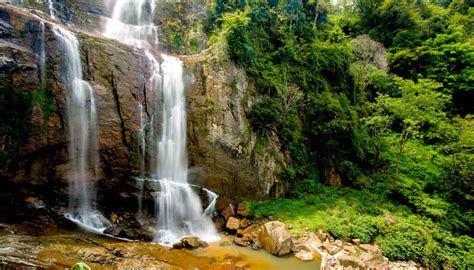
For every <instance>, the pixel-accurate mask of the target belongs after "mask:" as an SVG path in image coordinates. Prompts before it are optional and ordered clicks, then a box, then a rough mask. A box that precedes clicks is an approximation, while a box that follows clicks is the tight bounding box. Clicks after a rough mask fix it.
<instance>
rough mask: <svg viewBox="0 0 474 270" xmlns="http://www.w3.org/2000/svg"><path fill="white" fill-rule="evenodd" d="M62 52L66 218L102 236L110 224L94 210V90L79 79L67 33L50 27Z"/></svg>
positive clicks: (77, 61)
mask: <svg viewBox="0 0 474 270" xmlns="http://www.w3.org/2000/svg"><path fill="white" fill-rule="evenodd" d="M52 29H53V32H54V34H55V36H56V37H57V38H58V39H59V41H60V43H61V45H62V49H63V50H64V56H65V59H64V65H65V66H66V70H65V71H66V72H65V83H66V85H67V93H66V98H65V100H66V122H67V127H68V139H69V145H68V153H69V175H68V178H69V181H70V183H69V212H68V213H67V214H66V217H67V218H69V219H70V220H72V221H74V222H75V223H77V224H79V225H80V226H82V227H83V228H85V229H87V230H90V231H93V232H98V233H102V232H103V231H104V230H105V229H106V228H107V227H109V226H110V223H109V222H108V221H107V219H105V218H104V217H103V216H102V215H101V214H100V213H99V212H98V211H97V210H96V208H95V187H94V182H95V181H94V180H96V178H97V174H98V168H99V160H98V156H99V155H98V150H97V149H98V141H97V120H96V104H95V98H94V90H93V88H92V86H91V85H90V84H89V83H88V82H87V81H84V80H83V79H82V65H81V58H80V54H79V41H78V39H77V38H76V36H75V35H74V34H73V33H71V32H70V31H68V30H66V29H64V28H62V27H60V26H57V25H54V26H53V28H52Z"/></svg>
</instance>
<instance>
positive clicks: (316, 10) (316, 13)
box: [313, 0, 319, 29]
mask: <svg viewBox="0 0 474 270" xmlns="http://www.w3.org/2000/svg"><path fill="white" fill-rule="evenodd" d="M318 8H319V0H317V1H316V7H315V8H314V13H315V14H314V22H313V29H316V22H317V21H318V17H319V13H318Z"/></svg>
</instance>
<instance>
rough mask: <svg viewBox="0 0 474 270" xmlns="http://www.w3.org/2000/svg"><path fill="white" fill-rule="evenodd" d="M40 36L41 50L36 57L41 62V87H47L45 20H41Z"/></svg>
mask: <svg viewBox="0 0 474 270" xmlns="http://www.w3.org/2000/svg"><path fill="white" fill-rule="evenodd" d="M39 28H40V31H39V36H38V41H39V42H40V44H39V52H38V53H37V54H36V58H37V60H38V63H39V69H40V81H41V89H45V88H46V41H45V38H46V37H45V25H44V22H43V21H40V24H39Z"/></svg>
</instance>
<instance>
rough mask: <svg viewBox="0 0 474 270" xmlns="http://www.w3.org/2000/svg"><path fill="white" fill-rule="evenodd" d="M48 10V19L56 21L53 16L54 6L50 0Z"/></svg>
mask: <svg viewBox="0 0 474 270" xmlns="http://www.w3.org/2000/svg"><path fill="white" fill-rule="evenodd" d="M47 2H48V10H49V17H50V18H51V19H53V20H56V15H55V14H54V5H53V1H52V0H48V1H47Z"/></svg>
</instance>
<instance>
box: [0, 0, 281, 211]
mask: <svg viewBox="0 0 474 270" xmlns="http://www.w3.org/2000/svg"><path fill="white" fill-rule="evenodd" d="M72 2H74V3H75V4H80V3H81V1H72ZM82 2H90V1H82ZM94 10H95V8H94ZM97 10H102V9H101V8H97ZM104 10H105V9H104ZM90 12H93V11H90ZM94 12H96V11H94ZM104 12H105V11H104ZM33 13H34V12H33ZM96 13H100V12H99V11H97V12H96ZM91 18H92V17H91ZM91 20H92V19H91ZM52 27H53V26H52V24H50V23H48V22H46V23H45V37H44V39H45V50H46V61H45V65H46V78H47V79H46V80H45V81H44V82H42V81H41V70H40V63H39V58H38V52H39V40H40V39H41V31H40V20H39V18H38V17H36V16H35V15H32V12H30V11H28V10H25V9H19V8H15V7H13V6H10V5H5V4H0V36H1V39H0V78H1V79H2V80H1V82H0V83H1V84H6V85H8V86H9V87H11V88H15V89H22V91H24V92H26V93H31V94H32V93H33V92H37V91H38V89H40V88H41V87H42V85H45V88H46V94H47V96H48V97H49V99H48V102H50V103H51V104H50V105H52V107H53V108H54V110H52V111H50V112H45V108H44V106H41V104H36V103H33V104H32V106H31V114H30V117H29V120H28V122H27V123H25V125H27V126H28V134H27V136H26V139H25V140H24V141H21V142H19V143H20V147H19V150H18V151H17V153H16V155H15V162H13V163H12V164H14V166H11V168H9V170H7V171H6V173H2V175H1V176H2V177H3V178H5V179H8V185H11V186H9V187H8V188H3V189H2V190H10V191H11V190H13V188H14V189H17V190H20V189H22V192H19V194H23V193H25V194H29V195H25V196H30V195H35V196H37V197H39V198H40V199H41V200H43V201H44V202H45V203H46V204H47V205H54V206H58V207H61V206H66V204H67V196H68V180H67V179H68V177H67V173H68V155H67V145H68V141H67V130H66V127H67V124H66V123H65V122H64V121H65V117H64V113H65V108H64V107H65V106H64V105H65V100H64V96H65V93H66V91H67V87H66V85H65V84H64V81H65V80H64V76H65V72H64V70H65V67H64V61H63V60H64V55H63V51H62V50H61V47H60V44H59V41H58V40H57V38H56V37H55V36H54V34H53V32H52ZM96 28H97V25H96ZM69 30H71V31H73V32H74V33H75V34H76V35H77V37H78V39H79V40H80V45H81V46H80V52H81V57H82V64H83V77H84V79H85V80H87V81H89V82H90V83H91V85H92V86H93V88H94V91H95V94H96V101H97V117H98V119H97V121H98V126H99V154H100V164H101V168H100V169H101V170H100V179H98V183H97V187H98V188H97V196H98V208H99V209H101V210H103V211H104V212H105V214H106V215H109V214H110V213H111V212H114V211H115V212H119V211H128V212H134V211H136V208H137V206H136V196H137V194H138V190H137V188H136V186H135V180H134V179H133V178H132V177H133V176H136V175H138V174H139V170H140V164H139V160H140V159H139V152H138V151H139V149H138V145H139V144H138V131H139V129H140V115H139V110H138V104H139V103H141V104H144V106H145V113H147V114H148V116H150V115H151V113H152V110H153V107H154V104H153V102H152V97H153V96H154V95H155V94H156V93H154V90H153V89H151V87H150V85H149V84H148V83H147V82H148V80H149V76H150V74H149V72H147V71H148V70H149V65H150V63H149V61H148V60H147V59H146V57H145V55H144V52H143V51H141V50H139V49H134V48H131V47H128V46H126V45H123V44H121V43H119V42H116V41H113V40H110V39H105V38H102V37H99V36H97V35H93V34H90V33H87V32H84V31H80V30H77V29H73V28H70V29H69ZM96 30H97V29H96ZM211 56H212V55H211V52H209V51H205V52H203V53H201V54H199V55H195V56H183V57H181V58H182V60H183V62H184V65H185V67H186V70H187V71H186V76H185V81H186V86H187V87H186V89H187V94H188V98H187V101H188V142H189V147H188V150H189V162H190V167H191V170H190V180H191V182H193V183H196V184H198V185H201V186H204V187H206V188H208V189H210V190H213V191H216V192H217V193H218V194H219V195H220V196H221V198H227V199H230V200H233V201H236V200H240V199H245V198H266V197H277V196H279V195H281V194H282V193H283V192H284V191H285V190H286V187H287V185H286V184H285V182H281V181H280V180H279V179H278V178H277V177H276V176H275V175H277V173H278V172H279V171H280V169H281V166H282V165H281V164H282V163H283V162H284V160H285V157H284V155H283V154H281V153H280V152H278V151H275V149H278V148H279V143H278V140H277V139H271V140H269V141H270V142H269V144H268V145H267V146H266V147H264V149H262V150H261V151H260V152H258V153H257V152H255V149H254V148H255V142H256V136H255V134H253V133H252V132H249V130H250V127H249V124H248V120H247V119H246V114H247V111H248V109H249V108H250V107H251V105H252V102H253V101H254V100H255V98H253V92H254V90H253V88H252V86H251V84H249V83H248V82H247V80H246V77H245V73H244V72H243V71H242V70H240V69H238V68H236V67H235V66H234V65H233V64H232V63H227V64H224V65H217V64H216V63H214V61H213V60H212V58H211ZM158 58H159V57H158ZM233 81H235V83H232V82H233ZM271 149H273V150H272V151H270V150H271ZM149 165H150V164H147V166H149ZM5 183H7V182H2V185H3V184H5ZM145 197H146V198H147V199H149V200H150V202H151V201H152V200H153V197H152V196H151V195H146V196H145ZM151 204H152V203H151Z"/></svg>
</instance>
